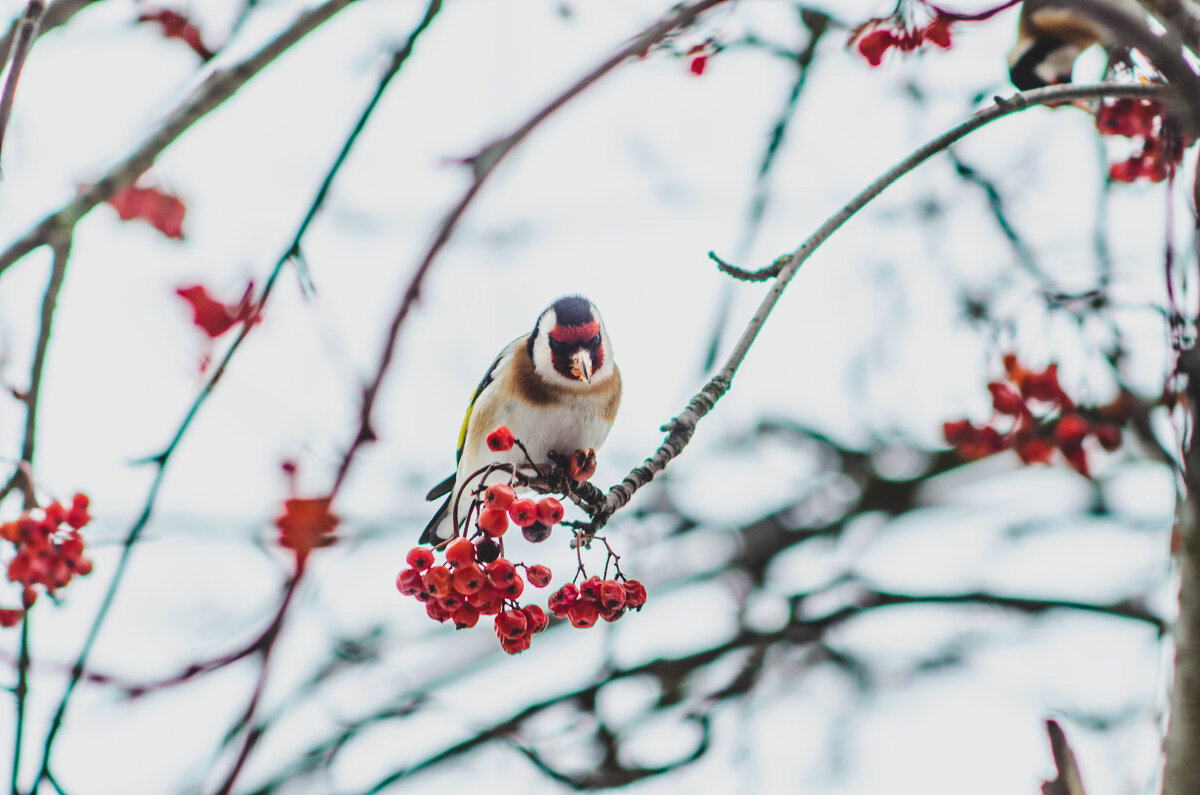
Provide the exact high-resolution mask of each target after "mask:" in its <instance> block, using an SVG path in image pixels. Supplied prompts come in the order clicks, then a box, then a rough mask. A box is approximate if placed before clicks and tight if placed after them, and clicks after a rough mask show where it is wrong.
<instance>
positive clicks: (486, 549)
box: [396, 535, 551, 654]
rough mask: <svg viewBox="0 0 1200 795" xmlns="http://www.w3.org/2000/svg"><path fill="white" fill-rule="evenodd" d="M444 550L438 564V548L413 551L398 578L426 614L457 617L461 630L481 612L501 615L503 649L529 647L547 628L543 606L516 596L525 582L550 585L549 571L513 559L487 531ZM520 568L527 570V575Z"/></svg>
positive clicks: (438, 617)
mask: <svg viewBox="0 0 1200 795" xmlns="http://www.w3.org/2000/svg"><path fill="white" fill-rule="evenodd" d="M442 552H443V553H444V555H445V562H444V563H441V564H438V563H437V555H436V554H435V550H432V549H429V548H428V547H414V548H413V549H411V550H409V553H408V557H407V558H406V560H407V562H408V565H409V568H407V569H404V570H403V571H401V572H400V576H398V577H397V578H396V587H397V588H398V589H399V590H400V593H402V594H405V595H406V596H415V597H416V598H417V600H418V601H421V602H424V603H425V612H426V613H428V614H429V617H430V618H432V619H433V620H434V621H439V622H441V621H450V620H452V621H453V622H454V626H455V627H457V628H458V629H467V628H469V627H473V626H475V624H476V623H478V622H479V617H480V616H496V619H495V626H496V634H497V635H498V636H499V637H500V645H501V646H502V647H503V648H504V650H505V651H506V652H508V653H509V654H516V653H517V652H522V651H525V650H526V649H528V648H529V643H530V638H531V637H532V636H533V635H534V634H536V633H538V632H541V631H542V630H543V629H545V628H546V626H547V624H548V623H549V619H548V618H547V617H546V612H545V611H544V610H542V608H540V607H538V606H537V605H526V606H525V607H522V606H521V605H520V604H519V603H518V602H517V599H518V598H519V597H520V596H521V594H522V593H524V591H525V582H526V580H528V581H529V584H530V585H532V586H534V587H535V588H545V587H546V586H547V585H549V584H550V576H551V574H550V569H549V568H547V567H545V566H541V565H536V564H535V565H526V564H524V563H513V562H512V561H510V560H508V559H507V558H505V557H503V556H502V554H501V549H500V545H499V544H498V543H497V542H496V541H494V540H492V538H491V537H490V536H487V535H483V536H481V537H480V538H479V540H478V541H475V542H472V541H470V540H468V539H466V538H455V539H454V540H452V541H450V542H449V543H448V544H447V545H446V546H445V548H444V549H443V550H442ZM518 568H523V569H525V578H524V579H523V578H522V577H521V575H520V574H519V573H518V572H517V569H518Z"/></svg>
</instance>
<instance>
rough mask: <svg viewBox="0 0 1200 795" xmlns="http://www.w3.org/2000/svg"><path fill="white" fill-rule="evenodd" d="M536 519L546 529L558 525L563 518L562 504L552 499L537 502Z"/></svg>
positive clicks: (547, 498) (544, 498)
mask: <svg viewBox="0 0 1200 795" xmlns="http://www.w3.org/2000/svg"><path fill="white" fill-rule="evenodd" d="M537 518H538V521H539V522H541V523H542V524H544V525H546V526H547V527H550V526H553V525H556V524H558V523H559V522H561V521H562V518H563V506H562V503H561V502H559V501H558V500H556V499H554V498H553V497H543V498H542V499H540V500H538V504H537Z"/></svg>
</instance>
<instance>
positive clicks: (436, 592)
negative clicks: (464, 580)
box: [424, 566, 451, 599]
mask: <svg viewBox="0 0 1200 795" xmlns="http://www.w3.org/2000/svg"><path fill="white" fill-rule="evenodd" d="M450 579H451V575H450V569H448V568H446V567H445V566H434V567H433V568H431V569H430V570H429V571H427V572H425V577H424V583H425V590H426V591H428V592H429V595H430V596H432V597H433V598H434V599H441V598H442V597H443V596H447V595H449V593H450V591H451V585H450Z"/></svg>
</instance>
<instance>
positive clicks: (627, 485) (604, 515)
mask: <svg viewBox="0 0 1200 795" xmlns="http://www.w3.org/2000/svg"><path fill="white" fill-rule="evenodd" d="M1174 93H1175V91H1174V89H1172V88H1171V87H1169V86H1163V85H1152V84H1128V83H1100V84H1096V85H1064V86H1050V87H1047V88H1038V89H1034V90H1032V91H1025V92H1021V93H1018V94H1014V95H1013V96H1011V97H1009V98H1007V99H1001V98H1000V97H996V101H995V103H994V104H993V105H991V106H989V107H987V108H984V109H983V110H980V111H978V112H976V113H975V114H974V115H972V116H971V117H970V118H969V119H967V120H966V121H964V122H962V123H960V124H958V125H957V126H955V127H953V128H951V129H950V130H948V131H947V132H945V133H942V134H941V135H939V136H937V137H936V138H934V139H933V140H931V141H930V142H929V143H927V144H925V145H924V146H921V147H920V148H918V149H916V150H915V151H914V152H913V153H912V154H910V155H909V156H908V157H906V158H904V159H903V160H901V161H900V162H899V163H897V164H896V165H894V166H892V167H891V168H890V169H888V170H887V171H886V172H884V173H883V174H882V175H881V176H880V177H879V178H878V179H876V180H875V181H874V182H872V183H871V184H870V185H868V186H867V187H866V188H864V189H863V190H862V191H861V192H860V193H859V194H858V195H857V196H855V197H854V198H853V199H851V200H850V201H849V202H848V203H847V204H846V205H845V206H843V207H842V208H841V209H840V210H838V211H837V212H836V213H834V214H833V215H832V216H830V217H829V218H828V219H827V220H826V221H825V222H824V223H823V224H821V226H819V227H818V228H817V230H816V231H815V232H813V233H812V235H810V236H809V238H808V239H807V240H805V241H804V242H803V243H801V244H800V247H799V248H797V249H796V250H795V251H794V252H792V254H791V255H790V257H789V258H788V259H787V261H786V262H785V263H784V264H783V267H782V268H780V270H779V273H778V275H777V276H776V278H775V281H774V283H773V284H772V286H771V289H770V290H769V291H768V292H767V295H766V297H765V298H763V301H762V303H761V304H760V305H759V307H758V310H757V311H756V312H755V313H754V316H753V317H752V318H751V319H750V322H749V323H748V324H747V325H746V328H745V330H744V331H743V332H742V336H741V339H739V340H738V343H737V345H736V346H735V347H734V349H733V351H732V352H731V353H730V354H729V358H728V359H727V360H726V362H725V366H724V367H722V368H721V371H720V372H719V373H717V374H716V375H715V376H713V377H712V379H711V380H710V381H709V382H708V383H707V384H705V385H704V388H703V389H701V390H700V392H698V393H697V394H696V395H695V396H694V397H693V398H692V399H691V401H689V403H688V405H687V406H686V407H685V408H684V410H683V411H682V412H681V413H680V414H679V415H678V416H677V417H675V418H674V419H672V420H671V421H670V422H668V423H667V424H666V425H664V426H663V427H662V430H664V431H666V432H667V434H668V435H667V438H666V439H665V440H663V443H662V445H661V446H660V447H659V448H658V449H657V450H656V451H655V452H654V453H653V454H651V455H650V457H648V458H647V459H646V460H645V461H644V462H643V463H642V464H641V465H640V466H637V467H634V469H633V470H632V471H631V472H630V473H629V474H628V475H627V476H626V477H625V479H624V480H623V481H621V482H620V483H618V484H617V485H615V486H613V487H612V488H611V489H609V490H608V494H607V495H606V496H605V499H604V502H603V503H601V504H598V505H593V506H591V510H589V513H590V514H591V516H592V521H591V523H590V526H589V532H592V533H595V532H597V531H599V530H600V528H602V527H603V526H604V525H605V524H606V523H607V522H608V519H609V517H611V516H612V515H613V513H614V512H616V511H617V510H620V509H621V508H622V507H623V506H624V505H625V504H627V503H628V502H629V500H630V498H631V497H632V496H633V494H634V492H636V491H637V490H638V489H640V488H641V487H642V486H645V485H646V484H647V483H649V482H650V481H651V480H652V479H653V478H654V476H655V475H656V474H657V473H658V472H661V471H662V470H663V468H664V467H665V466H666V465H667V463H668V462H670V461H671V459H673V458H675V457H676V456H677V455H679V454H680V452H682V451H683V448H684V447H686V446H687V444H688V442H689V441H690V440H691V438H692V434H693V433H694V432H695V428H696V423H698V422H699V421H700V420H701V419H703V418H704V415H706V414H708V412H709V411H711V410H712V407H713V405H714V404H715V403H716V402H717V401H718V400H720V399H721V397H722V396H723V395H724V394H725V393H726V392H727V391H728V390H729V387H730V385H731V384H732V383H733V378H734V376H735V375H736V374H737V371H738V368H739V367H740V366H741V364H742V361H743V360H744V359H745V358H746V354H748V353H749V352H750V348H751V346H752V345H753V344H754V341H755V339H757V337H758V333H759V332H760V331H761V330H762V327H763V324H764V323H766V321H767V318H768V317H769V316H770V314H771V311H772V310H773V309H774V308H775V304H776V303H777V302H778V301H779V298H780V296H781V295H783V291H784V290H785V289H786V288H787V286H788V284H789V283H790V282H791V280H792V278H793V277H794V276H795V275H796V271H797V270H799V268H800V266H801V265H802V264H804V262H805V260H807V259H808V258H809V257H810V256H812V254H813V252H815V251H816V250H817V249H818V248H819V247H820V246H821V244H823V243H824V242H825V241H826V240H827V239H828V238H829V237H830V236H831V235H832V234H833V233H834V232H836V231H837V230H838V229H840V228H841V227H842V225H843V224H845V223H846V222H847V221H849V220H850V218H851V217H853V216H854V214H855V213H857V212H858V211H859V210H861V209H862V208H863V207H865V206H866V205H867V204H869V203H870V202H871V201H872V200H873V199H874V198H875V197H877V196H878V195H879V194H881V193H883V191H884V190H885V189H886V188H887V187H888V186H890V185H891V184H893V183H894V182H896V181H897V180H898V179H900V177H902V176H904V175H905V174H907V173H908V172H910V171H912V170H913V169H914V168H916V167H917V166H919V165H920V164H921V163H923V162H925V161H926V160H928V159H929V158H930V157H932V156H933V155H935V154H937V153H938V152H941V151H943V150H944V149H946V148H947V147H949V146H950V145H951V144H953V143H955V142H956V141H959V140H960V139H962V138H964V137H966V136H967V135H968V134H970V133H972V132H974V131H975V130H977V129H979V128H980V127H983V126H984V125H986V124H989V123H991V122H993V121H995V120H996V119H999V118H1002V117H1004V116H1008V115H1010V114H1012V113H1016V112H1018V111H1022V110H1026V109H1028V108H1031V107H1035V106H1037V105H1053V104H1061V103H1065V102H1071V101H1073V100H1080V99H1100V98H1103V97H1139V98H1143V99H1159V100H1161V99H1164V98H1166V97H1168V96H1172V95H1173V94H1174Z"/></svg>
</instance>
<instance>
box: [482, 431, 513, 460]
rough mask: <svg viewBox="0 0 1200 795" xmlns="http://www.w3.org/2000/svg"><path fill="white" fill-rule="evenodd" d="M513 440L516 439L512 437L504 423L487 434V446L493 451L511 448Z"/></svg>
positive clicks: (498, 451)
mask: <svg viewBox="0 0 1200 795" xmlns="http://www.w3.org/2000/svg"><path fill="white" fill-rule="evenodd" d="M514 441H516V440H515V439H514V437H513V433H512V431H510V430H509V429H508V426H506V425H501V426H500V427H499V428H497V429H496V430H494V431H492V432H491V433H489V434H488V435H487V446H488V449H489V450H491V451H492V452H493V453H503V452H505V451H506V450H511V449H512V446H513V442H514Z"/></svg>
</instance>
